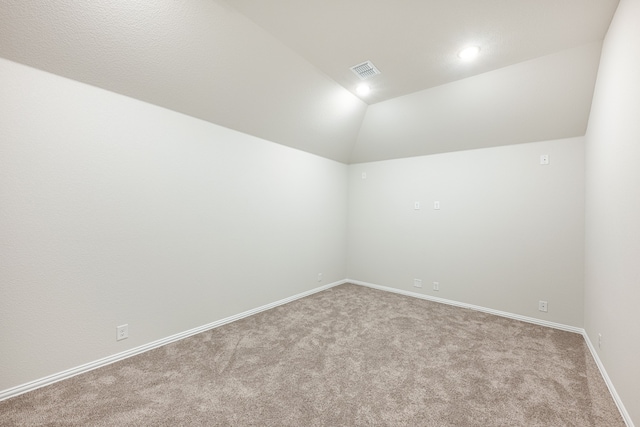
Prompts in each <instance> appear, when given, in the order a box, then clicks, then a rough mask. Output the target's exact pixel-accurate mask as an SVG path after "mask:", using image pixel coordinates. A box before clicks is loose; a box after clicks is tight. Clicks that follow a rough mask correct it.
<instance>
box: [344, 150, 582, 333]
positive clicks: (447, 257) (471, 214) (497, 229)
mask: <svg viewBox="0 0 640 427" xmlns="http://www.w3.org/2000/svg"><path fill="white" fill-rule="evenodd" d="M583 149H584V147H583V138H572V139H566V140H557V141H544V142H538V143H530V144H519V145H512V146H507V147H496V148H488V149H482V150H470V151H460V152H457V153H448V154H439V155H433V156H423V157H413V158H408V159H399V160H388V161H383V162H373V163H363V164H358V165H351V166H350V173H349V184H350V187H349V192H350V193H349V199H350V202H349V252H348V257H349V258H348V274H349V278H350V279H354V280H361V281H364V282H370V283H374V284H378V285H383V286H391V287H395V288H398V289H404V290H407V291H415V292H422V293H425V294H427V295H432V296H436V297H441V298H446V299H450V300H454V301H458V302H463V303H467V304H473V305H478V306H482V307H487V308H491V309H494V310H501V311H506V312H510V313H515V314H520V315H524V316H529V317H535V318H539V319H542V320H547V321H551V322H557V323H562V324H566V325H570V326H575V327H582V320H583V312H582V309H583V307H582V305H583V294H582V290H583V268H584V263H583V247H584V246H583V245H584V181H583V178H584V165H583V161H584V157H583ZM542 154H549V155H550V160H551V162H550V164H549V165H546V166H543V165H540V155H542ZM362 173H366V179H362ZM415 201H419V202H420V203H421V206H420V207H421V209H420V210H415V209H414V202H415ZM434 201H439V202H440V210H434V209H433V202H434ZM414 278H418V279H422V281H423V287H422V288H421V289H418V288H415V287H413V279H414ZM434 281H437V282H439V284H440V290H439V291H433V290H432V282H434ZM539 300H546V301H548V303H549V305H548V307H549V310H548V312H547V313H542V312H540V311H538V301H539Z"/></svg>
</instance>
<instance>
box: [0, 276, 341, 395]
mask: <svg viewBox="0 0 640 427" xmlns="http://www.w3.org/2000/svg"><path fill="white" fill-rule="evenodd" d="M344 283H347V281H346V280H339V281H337V282H333V283H329V284H328V285H324V286H320V287H317V288H314V289H311V290H309V291H306V292H302V293H299V294H296V295H293V296H290V297H288V298H284V299H281V300H279V301H275V302H272V303H270V304H266V305H263V306H260V307H257V308H253V309H251V310H247V311H244V312H242V313H239V314H235V315H233V316H229V317H225V318H224V319H220V320H216V321H215V322H211V323H208V324H206V325H203V326H199V327H197V328H193V329H189V330H188V331H184V332H180V333H177V334H175V335H171V336H169V337H166V338H162V339H159V340H157V341H153V342H150V343H148V344H144V345H141V346H138V347H135V348H132V349H130V350H126V351H123V352H121V353H117V354H114V355H111V356H107V357H104V358H102V359H99V360H95V361H93V362H89V363H85V364H84V365H80V366H77V367H75V368H71V369H67V370H65V371H62V372H58V373H56V374H53V375H48V376H46V377H43V378H40V379H37V380H34V381H31V382H28V383H25V384H22V385H19V386H15V387H12V388H9V389H6V390H3V391H0V402H1V401H3V400H6V399H10V398H12V397H16V396H19V395H21V394H24V393H27V392H30V391H33V390H36V389H38V388H41V387H45V386H48V385H51V384H53V383H56V382H58V381H62V380H66V379H68V378H71V377H74V376H76V375H80V374H83V373H85V372H88V371H92V370H94V369H98V368H101V367H103V366H107V365H110V364H112V363H115V362H119V361H120V360H124V359H127V358H129V357H132V356H135V355H138V354H141V353H144V352H146V351H149V350H153V349H155V348H158V347H162V346H163V345H167V344H170V343H172V342H176V341H179V340H181V339H184V338H187V337H190V336H192V335H196V334H199V333H201V332H205V331H208V330H210V329H215V328H217V327H219V326H222V325H226V324H228V323H231V322H235V321H236V320H240V319H243V318H245V317H249V316H252V315H254V314H258V313H260V312H262V311H266V310H270V309H272V308H275V307H278V306H280V305H284V304H287V303H289V302H292V301H295V300H297V299H300V298H304V297H307V296H309V295H313V294H315V293H318V292H322V291H324V290H327V289H329V288H332V287H334V286H338V285H342V284H344Z"/></svg>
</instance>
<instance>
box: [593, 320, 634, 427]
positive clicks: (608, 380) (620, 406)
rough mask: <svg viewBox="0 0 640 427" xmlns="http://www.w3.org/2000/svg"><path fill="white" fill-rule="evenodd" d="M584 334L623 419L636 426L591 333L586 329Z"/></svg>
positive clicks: (628, 424) (632, 426) (631, 426)
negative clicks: (605, 366)
mask: <svg viewBox="0 0 640 427" xmlns="http://www.w3.org/2000/svg"><path fill="white" fill-rule="evenodd" d="M582 335H583V336H584V340H585V341H586V342H587V347H589V351H590V352H591V356H593V360H595V362H596V365H597V366H598V370H599V371H600V374H601V375H602V379H604V382H605V384H606V385H607V388H608V389H609V393H611V397H613V401H614V402H616V405H617V406H618V411H620V415H621V416H622V419H623V420H624V422H625V423H626V424H627V427H635V425H634V424H633V421H632V420H631V416H630V415H629V412H627V408H625V407H624V404H623V403H622V400H621V399H620V396H619V395H618V392H617V391H616V388H615V387H614V386H613V383H612V382H611V378H609V375H608V374H607V371H606V370H605V369H604V365H603V364H602V361H601V360H600V356H598V353H597V352H596V348H595V347H594V346H593V343H592V342H591V339H589V335H587V332H586V331H584V332H583V334H582Z"/></svg>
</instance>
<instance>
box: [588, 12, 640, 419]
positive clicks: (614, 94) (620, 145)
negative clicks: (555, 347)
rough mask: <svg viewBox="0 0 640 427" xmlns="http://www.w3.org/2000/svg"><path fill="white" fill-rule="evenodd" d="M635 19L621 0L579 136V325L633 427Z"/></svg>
mask: <svg viewBox="0 0 640 427" xmlns="http://www.w3.org/2000/svg"><path fill="white" fill-rule="evenodd" d="M638 22H640V2H638V1H627V0H622V1H621V2H620V5H619V7H618V11H617V12H616V15H615V16H614V18H613V21H612V23H611V27H610V29H609V32H608V34H607V36H606V38H605V41H604V45H603V50H602V58H601V61H600V69H599V71H598V80H597V83H596V89H595V94H594V99H593V106H592V109H591V117H590V119H589V127H588V130H587V135H586V273H585V279H586V286H585V329H586V331H587V334H588V335H589V337H590V339H591V341H592V342H593V343H594V344H595V347H596V350H597V352H598V355H599V357H600V360H601V361H602V363H603V364H604V366H605V368H606V370H607V373H608V374H609V377H610V378H611V380H612V382H613V384H614V386H615V388H616V391H617V392H618V394H619V395H620V398H621V400H622V401H623V403H624V405H625V407H626V410H627V411H628V412H629V414H630V416H631V418H632V419H633V422H634V423H635V425H640V362H639V361H640V328H638V325H640V309H639V308H638V304H639V303H640V166H639V165H640V52H639V51H638V48H637V46H638V43H640V26H639V25H638ZM598 334H602V345H601V346H600V348H598V346H597V343H598Z"/></svg>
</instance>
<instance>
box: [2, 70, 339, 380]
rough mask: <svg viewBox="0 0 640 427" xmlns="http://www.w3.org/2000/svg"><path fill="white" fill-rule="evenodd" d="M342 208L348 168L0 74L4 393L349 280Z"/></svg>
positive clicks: (164, 113)
mask: <svg viewBox="0 0 640 427" xmlns="http://www.w3.org/2000/svg"><path fill="white" fill-rule="evenodd" d="M346 208H347V166H346V165H344V164H341V163H337V162H335V161H332V160H327V159H325V158H321V157H318V156H315V155H312V154H308V153H305V152H302V151H298V150H295V149H292V148H289V147H285V146H282V145H278V144H274V143H271V142H267V141H264V140H261V139H258V138H255V137H252V136H248V135H246V134H242V133H239V132H236V131H232V130H229V129H225V128H222V127H220V126H216V125H213V124H210V123H207V122H205V121H202V120H198V119H195V118H192V117H188V116H185V115H182V114H179V113H175V112H172V111H169V110H166V109H163V108H160V107H156V106H153V105H150V104H146V103H144V102H141V101H137V100H133V99H131V98H127V97H124V96H121V95H117V94H114V93H111V92H107V91H104V90H102V89H98V88H95V87H92V86H87V85H85V84H82V83H78V82H75V81H72V80H67V79H65V78H62V77H59V76H55V75H52V74H48V73H45V72H42V71H39V70H35V69H32V68H29V67H26V66H23V65H19V64H16V63H13V62H10V61H7V60H3V59H0V295H1V297H0V360H2V363H0V390H4V389H7V388H10V387H13V386H16V385H20V384H23V383H25V382H28V381H31V380H35V379H38V378H42V377H43V376H46V375H49V374H53V373H57V372H60V371H62V370H65V369H68V368H72V367H76V366H78V365H81V364H83V363H86V362H91V361H94V360H97V359H99V358H102V357H105V356H108V355H112V354H115V353H118V352H121V351H125V350H127V349H130V348H134V347H137V346H140V345H143V344H146V343H148V342H152V341H155V340H158V339H161V338H164V337H167V336H170V335H173V334H176V333H179V332H182V331H185V330H188V329H191V328H194V327H197V326H201V325H204V324H207V323H210V322H213V321H215V320H217V319H221V318H225V317H228V316H230V315H233V314H237V313H240V312H242V311H245V310H249V309H252V308H255V307H258V306H262V305H264V304H268V303H271V302H273V301H277V300H280V299H282V298H286V297H289V296H291V295H294V294H297V293H300V292H304V291H307V290H310V289H313V288H315V287H317V286H319V285H322V284H327V283H331V282H334V281H337V280H341V279H344V277H345V276H346V265H345V263H346V261H345V259H346V249H345V248H346V222H347V212H346ZM320 272H321V273H323V275H324V276H323V277H324V280H323V282H321V283H319V282H318V281H317V275H318V273H320ZM121 324H128V325H129V338H128V339H126V340H123V341H118V342H116V326H117V325H121Z"/></svg>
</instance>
